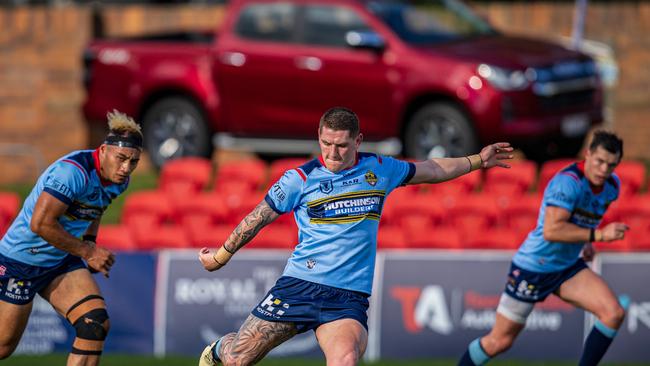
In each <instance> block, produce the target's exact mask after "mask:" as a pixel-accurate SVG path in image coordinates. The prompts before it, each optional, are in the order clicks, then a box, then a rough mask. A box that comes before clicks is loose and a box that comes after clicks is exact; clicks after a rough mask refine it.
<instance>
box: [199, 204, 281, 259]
mask: <svg viewBox="0 0 650 366" xmlns="http://www.w3.org/2000/svg"><path fill="white" fill-rule="evenodd" d="M279 216H280V214H278V213H277V212H275V211H274V210H273V209H272V208H271V206H269V204H268V203H266V201H265V200H262V202H260V203H259V204H258V205H257V207H255V209H254V210H253V211H252V212H251V213H249V214H248V215H246V217H244V219H243V220H242V221H241V222H240V223H239V225H237V227H236V228H235V231H233V232H232V234H230V236H229V237H228V240H226V242H225V243H224V245H223V246H222V247H221V248H219V249H218V250H217V252H216V253H212V252H211V251H210V250H209V249H208V248H203V249H201V251H200V252H199V260H200V261H201V264H203V267H204V268H205V269H206V270H208V271H214V270H217V269H219V268H221V267H223V266H224V265H225V264H226V263H227V262H228V260H230V257H231V256H232V255H233V254H235V252H236V251H238V250H239V249H240V248H241V247H243V246H244V245H246V244H247V243H248V242H249V241H251V240H253V238H254V237H255V235H257V233H258V232H259V231H260V230H261V229H262V228H263V227H264V226H266V225H268V224H270V223H272V222H273V221H274V220H275V219H277V218H278V217H279Z"/></svg>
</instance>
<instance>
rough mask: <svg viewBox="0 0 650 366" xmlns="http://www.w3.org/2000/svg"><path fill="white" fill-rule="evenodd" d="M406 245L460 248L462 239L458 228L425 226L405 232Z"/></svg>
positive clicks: (421, 247)
mask: <svg viewBox="0 0 650 366" xmlns="http://www.w3.org/2000/svg"><path fill="white" fill-rule="evenodd" d="M405 235H406V240H407V243H406V247H407V248H417V249H423V248H428V249H433V248H437V249H460V248H461V240H460V234H459V233H458V231H457V230H455V229H452V228H445V227H437V228H427V227H423V228H420V230H414V231H408V232H405Z"/></svg>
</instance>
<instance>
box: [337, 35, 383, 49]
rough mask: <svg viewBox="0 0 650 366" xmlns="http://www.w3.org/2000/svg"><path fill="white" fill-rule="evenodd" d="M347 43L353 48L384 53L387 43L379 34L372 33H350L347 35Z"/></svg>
mask: <svg viewBox="0 0 650 366" xmlns="http://www.w3.org/2000/svg"><path fill="white" fill-rule="evenodd" d="M345 43H347V45H348V46H350V47H352V48H359V49H366V50H371V51H375V52H378V53H380V52H383V51H384V49H386V41H385V40H384V38H383V37H382V36H380V35H379V34H377V33H375V32H372V31H350V32H347V33H346V34H345Z"/></svg>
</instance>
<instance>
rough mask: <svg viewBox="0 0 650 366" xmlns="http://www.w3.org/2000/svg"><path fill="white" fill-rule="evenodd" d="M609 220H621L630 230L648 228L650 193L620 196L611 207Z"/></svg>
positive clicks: (649, 227) (649, 220)
mask: <svg viewBox="0 0 650 366" xmlns="http://www.w3.org/2000/svg"><path fill="white" fill-rule="evenodd" d="M605 215H607V213H606V214H605ZM608 221H609V220H608ZM611 221H618V222H623V223H625V224H627V225H628V226H629V227H630V229H632V230H641V231H645V230H650V195H643V196H630V197H621V198H620V199H619V200H618V202H616V205H615V206H614V207H613V212H612V217H611Z"/></svg>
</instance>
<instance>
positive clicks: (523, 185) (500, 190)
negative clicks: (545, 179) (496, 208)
mask: <svg viewBox="0 0 650 366" xmlns="http://www.w3.org/2000/svg"><path fill="white" fill-rule="evenodd" d="M510 165H511V166H512V168H510V169H499V168H495V169H489V170H487V171H486V172H485V182H484V184H483V192H484V193H488V194H491V195H493V196H506V197H508V196H513V195H521V194H524V193H525V192H528V191H530V190H531V188H532V187H533V185H534V184H535V179H536V177H537V164H535V162H533V161H529V160H520V161H513V162H511V163H510Z"/></svg>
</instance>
